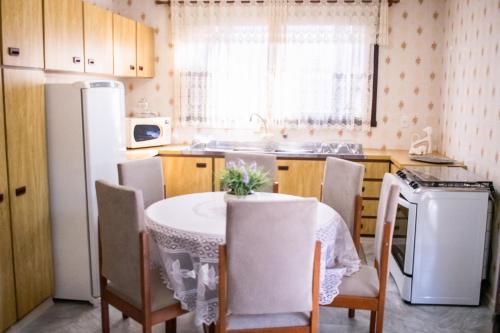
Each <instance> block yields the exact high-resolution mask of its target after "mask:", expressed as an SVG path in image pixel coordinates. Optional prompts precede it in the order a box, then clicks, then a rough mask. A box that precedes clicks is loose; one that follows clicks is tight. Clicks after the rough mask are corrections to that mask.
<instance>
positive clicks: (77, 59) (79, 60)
mask: <svg viewBox="0 0 500 333" xmlns="http://www.w3.org/2000/svg"><path fill="white" fill-rule="evenodd" d="M81 61H82V60H81V59H80V57H73V63H74V64H79V63H80V62H81Z"/></svg>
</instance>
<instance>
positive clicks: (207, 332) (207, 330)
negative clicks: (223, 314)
mask: <svg viewBox="0 0 500 333" xmlns="http://www.w3.org/2000/svg"><path fill="white" fill-rule="evenodd" d="M203 332H204V333H215V324H210V325H205V324H203Z"/></svg>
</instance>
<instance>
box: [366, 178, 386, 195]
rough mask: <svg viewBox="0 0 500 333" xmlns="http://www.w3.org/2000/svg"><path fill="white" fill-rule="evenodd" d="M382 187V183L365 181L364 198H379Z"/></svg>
mask: <svg viewBox="0 0 500 333" xmlns="http://www.w3.org/2000/svg"><path fill="white" fill-rule="evenodd" d="M381 187H382V182H381V181H376V180H365V181H364V182H363V193H362V195H363V198H379V197H380V188H381Z"/></svg>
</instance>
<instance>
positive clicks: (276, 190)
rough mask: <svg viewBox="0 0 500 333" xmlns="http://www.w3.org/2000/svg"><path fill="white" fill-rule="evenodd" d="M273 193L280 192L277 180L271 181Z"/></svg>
mask: <svg viewBox="0 0 500 333" xmlns="http://www.w3.org/2000/svg"><path fill="white" fill-rule="evenodd" d="M273 193H280V186H279V184H278V182H274V183H273Z"/></svg>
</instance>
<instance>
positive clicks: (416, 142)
mask: <svg viewBox="0 0 500 333" xmlns="http://www.w3.org/2000/svg"><path fill="white" fill-rule="evenodd" d="M423 131H424V132H425V136H423V137H420V135H418V134H417V133H413V134H412V136H411V146H410V150H409V152H408V153H409V154H410V155H425V154H430V153H432V127H426V128H424V129H423Z"/></svg>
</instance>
